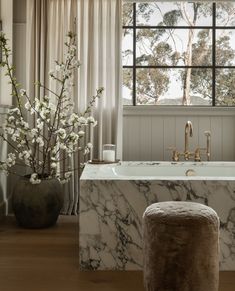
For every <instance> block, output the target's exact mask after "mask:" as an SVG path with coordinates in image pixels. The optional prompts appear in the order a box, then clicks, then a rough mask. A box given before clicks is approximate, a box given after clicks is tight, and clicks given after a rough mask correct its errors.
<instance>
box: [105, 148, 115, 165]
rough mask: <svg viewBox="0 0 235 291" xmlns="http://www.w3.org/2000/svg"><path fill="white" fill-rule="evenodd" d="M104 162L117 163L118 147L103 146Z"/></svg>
mask: <svg viewBox="0 0 235 291" xmlns="http://www.w3.org/2000/svg"><path fill="white" fill-rule="evenodd" d="M103 160H104V162H115V161H116V146H115V145H114V144H104V145H103Z"/></svg>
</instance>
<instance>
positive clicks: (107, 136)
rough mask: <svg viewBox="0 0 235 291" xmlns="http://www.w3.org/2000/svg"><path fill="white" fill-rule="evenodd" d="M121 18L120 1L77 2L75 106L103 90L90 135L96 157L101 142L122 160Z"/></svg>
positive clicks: (86, 0)
mask: <svg viewBox="0 0 235 291" xmlns="http://www.w3.org/2000/svg"><path fill="white" fill-rule="evenodd" d="M121 19H122V1H121V0H78V29H77V32H78V47H79V49H78V50H79V59H80V61H81V63H82V66H81V70H80V76H79V88H78V103H77V105H78V107H79V108H82V109H84V108H85V107H86V104H87V103H88V102H89V98H90V97H91V96H92V95H94V94H95V91H96V88H98V87H104V89H105V90H104V93H103V96H102V97H101V99H100V100H99V101H98V102H97V103H96V106H95V108H93V115H94V116H95V118H96V119H97V120H98V126H97V128H95V129H94V134H93V137H94V140H93V144H94V151H93V157H95V158H101V156H102V144H104V143H114V144H116V145H117V157H118V158H119V159H121V157H122V104H121V100H122V98H121V88H122V67H121V40H122V21H121Z"/></svg>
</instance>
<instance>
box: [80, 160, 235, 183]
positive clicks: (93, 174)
mask: <svg viewBox="0 0 235 291" xmlns="http://www.w3.org/2000/svg"><path fill="white" fill-rule="evenodd" d="M160 164H161V165H165V166H170V165H174V166H176V165H177V166H180V165H187V166H189V167H190V165H192V166H203V165H205V166H206V165H208V164H209V165H220V166H223V165H224V166H234V167H235V162H233V161H231V162H230V161H209V162H207V161H202V162H194V161H179V162H171V161H170V162H169V161H121V162H119V163H114V164H100V165H99V164H98V165H97V164H89V163H87V164H86V165H85V168H84V169H83V172H82V175H81V177H80V181H84V180H105V181H110V180H115V181H128V180H130V181H161V180H162V181H221V182H222V181H235V176H225V177H219V176H177V175H176V176H144V175H143V176H131V175H130V176H125V175H120V176H114V175H110V176H109V175H107V174H106V175H103V176H102V175H99V176H98V171H99V169H100V167H104V166H105V167H115V166H118V165H124V166H150V167H151V166H152V167H154V166H158V165H160Z"/></svg>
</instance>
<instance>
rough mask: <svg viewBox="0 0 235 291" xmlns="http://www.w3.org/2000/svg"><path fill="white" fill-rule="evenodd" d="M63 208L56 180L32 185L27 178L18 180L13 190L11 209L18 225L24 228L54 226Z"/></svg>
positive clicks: (60, 189)
mask: <svg viewBox="0 0 235 291" xmlns="http://www.w3.org/2000/svg"><path fill="white" fill-rule="evenodd" d="M62 206H63V193H62V187H61V184H60V182H59V181H58V180H57V179H42V180H41V183H40V184H32V183H30V181H29V178H27V177H22V178H20V179H19V180H18V182H17V183H16V185H15V188H14V190H13V195H12V208H13V211H14V214H15V217H16V220H17V222H18V224H19V225H20V226H22V227H24V228H45V227H50V226H52V225H54V224H55V223H56V221H57V218H58V216H59V214H60V210H61V208H62Z"/></svg>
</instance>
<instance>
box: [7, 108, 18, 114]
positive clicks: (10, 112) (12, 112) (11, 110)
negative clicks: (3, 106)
mask: <svg viewBox="0 0 235 291" xmlns="http://www.w3.org/2000/svg"><path fill="white" fill-rule="evenodd" d="M9 114H16V115H20V109H19V108H17V107H16V108H12V109H10V111H9Z"/></svg>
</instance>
